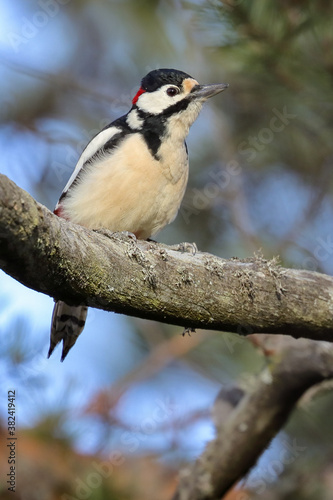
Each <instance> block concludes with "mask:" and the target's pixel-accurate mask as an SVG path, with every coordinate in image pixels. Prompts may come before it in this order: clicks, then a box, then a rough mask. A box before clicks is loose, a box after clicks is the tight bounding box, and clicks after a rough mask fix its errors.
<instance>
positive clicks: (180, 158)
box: [48, 69, 228, 361]
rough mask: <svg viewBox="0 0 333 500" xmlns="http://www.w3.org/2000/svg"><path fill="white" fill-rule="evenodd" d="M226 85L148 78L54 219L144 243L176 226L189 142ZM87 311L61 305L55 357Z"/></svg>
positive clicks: (55, 319) (78, 171)
mask: <svg viewBox="0 0 333 500" xmlns="http://www.w3.org/2000/svg"><path fill="white" fill-rule="evenodd" d="M227 87H228V85H227V84H216V85H199V83H198V82H197V81H196V80H195V79H194V78H192V77H191V76H190V75H188V74H186V73H184V72H182V71H177V70H175V69H158V70H154V71H151V72H150V73H148V74H147V75H146V76H145V77H144V78H143V79H142V82H141V87H140V89H139V91H138V92H137V94H136V96H135V97H134V99H133V101H132V104H133V105H132V108H131V109H130V111H129V112H128V113H127V114H126V115H124V116H122V117H121V118H118V119H117V120H115V121H114V122H112V123H111V124H110V125H108V126H107V127H105V128H104V129H103V130H102V131H101V132H99V133H98V134H97V135H96V136H95V137H94V138H93V139H92V140H91V141H90V142H89V144H88V145H87V147H86V148H85V149H84V151H83V153H82V155H81V157H80V158H79V161H78V163H77V165H76V167H75V170H74V172H73V174H72V176H71V177H70V179H69V181H68V183H67V184H66V186H65V189H64V190H63V192H62V194H61V196H60V199H59V201H58V203H57V205H56V208H55V211H54V213H55V214H56V215H58V216H59V217H63V218H65V219H67V220H70V221H72V222H74V223H76V224H81V225H82V226H85V227H87V228H90V229H98V228H107V229H109V230H111V231H129V232H131V233H134V234H135V236H136V237H137V238H142V239H146V238H149V237H150V236H152V235H154V234H156V233H157V232H158V231H160V230H161V229H162V228H163V227H164V226H165V225H166V224H169V223H170V222H172V221H173V220H174V218H175V217H176V215H177V212H178V209H179V206H180V203H181V201H182V199H183V196H184V192H185V188H186V184H187V179H188V155H187V147H186V143H185V138H186V136H187V134H188V131H189V128H190V126H191V125H192V123H193V122H194V121H195V120H196V118H197V116H198V114H199V112H200V110H201V107H202V104H203V103H204V101H206V99H208V98H209V97H212V96H214V95H216V94H218V93H219V92H222V91H223V90H225V89H226V88H227ZM86 316H87V306H85V305H80V306H76V307H74V306H69V305H67V304H66V303H65V302H63V301H61V300H59V301H57V302H56V304H55V306H54V310H53V316H52V326H51V339H50V349H49V353H48V356H50V355H51V354H52V352H53V350H54V348H55V346H56V345H57V344H58V343H59V342H61V340H62V341H63V350H62V357H61V361H63V360H64V359H65V357H66V356H67V354H68V351H69V350H70V349H71V348H72V347H73V345H74V344H75V342H76V340H77V338H78V336H79V335H80V333H81V332H82V330H83V328H84V324H85V320H86Z"/></svg>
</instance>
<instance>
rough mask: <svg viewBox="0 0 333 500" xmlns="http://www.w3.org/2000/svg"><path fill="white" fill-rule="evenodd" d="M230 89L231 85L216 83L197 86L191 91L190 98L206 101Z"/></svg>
mask: <svg viewBox="0 0 333 500" xmlns="http://www.w3.org/2000/svg"><path fill="white" fill-rule="evenodd" d="M228 87H229V83H216V84H213V85H195V86H194V87H193V89H192V90H191V93H190V96H191V97H193V99H199V100H200V101H205V100H206V99H208V98H209V97H213V96H214V95H216V94H219V93H220V92H223V90H225V89H227V88H228Z"/></svg>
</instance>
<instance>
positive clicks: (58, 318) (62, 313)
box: [47, 300, 88, 361]
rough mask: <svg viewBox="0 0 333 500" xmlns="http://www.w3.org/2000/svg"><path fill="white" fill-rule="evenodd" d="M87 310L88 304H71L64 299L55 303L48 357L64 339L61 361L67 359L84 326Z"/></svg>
mask: <svg viewBox="0 0 333 500" xmlns="http://www.w3.org/2000/svg"><path fill="white" fill-rule="evenodd" d="M87 312H88V307H87V306H69V305H68V304H66V303H65V302H62V300H58V302H56V303H55V305H54V309H53V315H52V325H51V336H50V349H49V353H48V355H47V357H48V358H49V357H50V356H51V354H52V352H53V350H54V348H55V347H56V345H57V344H59V342H61V341H63V347H62V355H61V361H63V360H64V359H65V357H66V356H67V354H68V352H69V350H70V349H71V348H72V347H73V345H74V344H75V342H76V340H77V338H78V336H79V335H80V333H81V332H82V330H83V328H84V325H85V322H86V317H87Z"/></svg>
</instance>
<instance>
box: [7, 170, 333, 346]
mask: <svg viewBox="0 0 333 500" xmlns="http://www.w3.org/2000/svg"><path fill="white" fill-rule="evenodd" d="M0 268H2V269H3V270H4V271H5V272H6V273H8V274H9V275H11V276H13V277H14V278H15V279H17V280H18V281H20V282H21V283H23V284H24V285H26V286H28V287H30V288H33V289H35V290H37V291H40V292H43V293H46V294H48V295H50V296H52V297H55V298H56V299H63V300H65V301H67V302H68V303H73V304H79V303H85V304H87V305H89V306H93V307H97V308H100V309H105V310H109V311H116V312H119V313H123V314H128V315H133V316H138V317H142V318H148V319H154V320H158V321H161V322H165V323H172V324H177V325H182V326H185V327H193V328H205V329H212V330H224V331H230V332H237V333H240V334H242V335H248V334H250V333H253V332H266V333H267V332H269V333H285V332H286V331H288V334H290V335H292V336H294V337H296V338H298V337H307V338H311V339H315V340H332V339H333V321H332V313H333V278H331V277H329V276H325V275H323V274H319V273H315V272H309V271H300V270H293V269H283V268H281V267H279V266H277V265H276V262H274V260H273V261H267V260H264V259H262V258H251V259H246V260H238V259H231V260H224V259H220V258H217V257H214V256H212V255H209V254H206V253H199V252H198V253H197V254H196V255H191V254H188V253H181V252H176V251H174V250H172V249H170V247H167V246H165V245H161V244H156V243H150V242H145V241H134V240H132V239H131V238H129V237H126V236H121V235H119V234H118V235H117V234H112V233H106V234H101V233H98V232H95V231H91V230H88V229H86V228H84V227H81V226H78V225H75V224H72V223H69V222H67V221H65V220H63V219H61V218H58V217H56V216H55V215H53V214H52V213H51V212H50V211H49V210H48V209H47V208H46V207H44V206H43V205H41V204H39V203H37V202H36V201H35V200H34V199H33V198H32V197H31V196H30V195H29V194H28V193H26V192H25V191H23V190H22V189H20V188H19V187H17V186H16V185H15V184H14V183H13V182H12V181H10V180H9V179H8V178H7V177H6V176H4V175H0Z"/></svg>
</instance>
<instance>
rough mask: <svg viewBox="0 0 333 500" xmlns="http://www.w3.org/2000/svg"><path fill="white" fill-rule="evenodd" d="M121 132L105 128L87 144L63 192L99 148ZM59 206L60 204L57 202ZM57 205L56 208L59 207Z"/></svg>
mask: <svg viewBox="0 0 333 500" xmlns="http://www.w3.org/2000/svg"><path fill="white" fill-rule="evenodd" d="M119 132H121V129H120V128H118V127H109V128H107V129H105V130H102V131H101V132H99V134H97V135H96V136H95V137H94V138H93V139H92V140H91V141H90V142H89V144H88V145H87V146H86V148H85V149H84V150H83V153H82V154H81V156H80V158H79V160H78V162H77V164H76V167H75V169H74V171H73V173H72V175H71V176H70V178H69V181H68V182H67V184H66V186H65V187H64V190H63V193H66V192H67V191H68V189H69V188H70V186H71V185H72V183H73V181H74V180H75V178H76V176H77V174H78V173H79V171H80V170H81V168H82V167H83V165H84V164H85V162H86V161H88V160H89V158H91V157H92V156H93V155H94V154H95V153H96V152H97V151H98V150H99V149H101V148H102V147H103V146H104V144H105V143H106V142H108V141H109V140H110V139H112V137H113V136H114V135H116V134H118V133H119ZM57 207H58V204H57ZM57 207H56V208H57Z"/></svg>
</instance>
